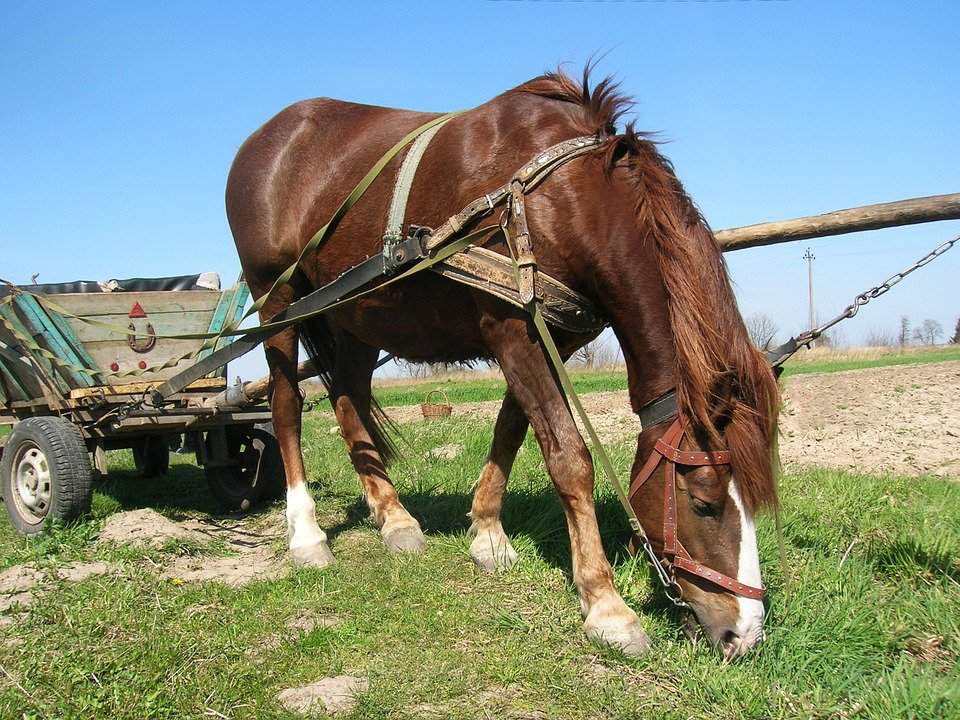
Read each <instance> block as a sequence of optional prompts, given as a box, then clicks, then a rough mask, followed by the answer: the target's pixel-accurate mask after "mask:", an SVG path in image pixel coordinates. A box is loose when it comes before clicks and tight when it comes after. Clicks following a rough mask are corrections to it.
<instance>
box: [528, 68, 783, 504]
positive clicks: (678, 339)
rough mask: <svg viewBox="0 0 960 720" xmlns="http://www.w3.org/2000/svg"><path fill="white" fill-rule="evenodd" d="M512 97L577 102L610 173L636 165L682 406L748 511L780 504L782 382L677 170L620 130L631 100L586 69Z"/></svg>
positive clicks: (641, 220)
mask: <svg viewBox="0 0 960 720" xmlns="http://www.w3.org/2000/svg"><path fill="white" fill-rule="evenodd" d="M512 92H517V93H526V94H533V95H536V96H540V97H543V98H549V99H551V100H556V101H560V102H565V103H571V104H574V105H576V106H578V108H579V112H575V113H573V115H572V116H573V122H574V124H575V127H574V128H572V130H573V131H574V132H575V133H579V134H586V135H593V134H596V135H598V136H599V137H602V138H605V142H604V143H603V145H602V146H601V148H602V152H603V153H604V159H605V167H606V170H607V172H608V173H612V172H613V170H614V168H615V167H617V166H619V165H625V166H626V167H627V168H628V169H629V171H630V177H631V178H632V180H633V182H634V183H635V186H636V190H637V200H636V206H635V211H636V221H637V230H638V234H639V236H640V237H639V239H640V241H641V242H651V243H653V244H654V247H655V248H656V257H657V260H658V263H659V267H660V274H661V277H662V279H663V283H664V287H665V289H666V294H667V302H668V307H669V313H670V321H671V327H672V330H673V339H674V348H675V356H676V379H677V400H678V404H679V407H680V409H681V411H682V412H683V413H684V414H686V416H687V417H688V418H690V420H691V422H692V424H693V426H694V430H695V431H696V432H698V433H700V434H701V435H702V436H704V439H709V440H712V441H713V442H714V443H719V442H724V443H726V445H727V447H729V449H730V451H731V453H732V460H733V467H734V470H735V472H736V477H737V483H738V486H739V488H740V492H741V495H742V496H743V498H744V502H745V504H746V505H747V507H749V508H751V509H753V508H756V507H757V506H760V505H765V504H766V505H773V504H775V503H776V500H777V497H776V496H777V494H776V481H775V471H776V450H775V442H774V440H775V437H776V420H777V410H778V407H779V393H778V389H777V384H776V381H775V379H774V377H773V373H772V371H771V369H770V366H769V365H768V364H767V362H766V360H765V358H764V357H763V356H762V355H761V354H760V352H758V351H757V349H756V348H755V347H754V346H753V344H752V343H751V342H750V340H749V337H748V335H747V331H746V328H745V327H744V324H743V320H742V319H741V317H740V313H739V311H738V310H737V303H736V299H735V298H734V294H733V290H732V289H731V287H730V282H729V279H728V277H727V268H726V263H725V262H724V259H723V255H722V253H721V251H720V247H719V245H718V244H717V242H716V239H715V238H714V236H713V232H712V231H711V230H710V227H709V225H708V224H707V222H706V220H704V218H703V216H702V215H701V213H700V211H699V210H698V209H697V207H696V206H695V205H694V203H693V201H692V200H691V199H690V197H689V196H688V195H687V193H686V191H685V190H684V188H683V186H682V185H681V184H680V181H679V180H678V179H677V177H676V175H675V174H674V171H673V166H672V164H671V163H670V161H669V160H668V159H667V158H665V157H664V156H663V155H661V154H660V153H659V151H658V150H657V146H656V143H655V142H654V141H653V140H652V139H651V135H650V134H648V133H643V132H639V131H637V130H636V129H635V127H634V124H633V122H630V123H628V124H627V126H626V128H625V129H624V130H623V131H622V132H620V133H618V132H617V127H616V125H617V121H618V120H619V119H621V118H622V117H623V115H624V114H625V113H626V112H627V111H628V110H629V109H630V108H631V107H632V105H633V101H632V100H631V99H630V98H629V97H628V96H626V95H624V94H623V93H621V92H620V89H619V86H618V84H617V83H616V82H614V81H612V80H611V79H610V78H605V79H604V80H601V81H600V82H599V83H598V84H597V85H596V86H595V87H593V88H591V87H590V66H589V65H588V66H587V68H586V69H585V70H584V72H583V79H582V81H580V82H578V81H576V80H574V79H573V78H571V77H570V76H568V75H566V74H565V73H563V72H560V71H558V72H552V73H546V74H544V75H541V76H539V77H537V78H534V79H533V80H530V81H528V82H526V83H524V84H523V85H520V86H519V87H517V88H515V89H514V90H513V91H512ZM721 434H722V435H723V440H722V441H720V435H721Z"/></svg>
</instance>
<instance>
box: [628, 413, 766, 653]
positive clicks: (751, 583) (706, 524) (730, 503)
mask: <svg viewBox="0 0 960 720" xmlns="http://www.w3.org/2000/svg"><path fill="white" fill-rule="evenodd" d="M729 418H730V416H729V415H728V414H725V415H724V418H723V419H722V420H721V422H719V423H718V425H719V426H720V428H721V433H720V434H719V437H717V438H716V439H713V440H712V439H711V437H710V435H711V434H712V433H708V432H704V431H702V430H698V429H697V427H696V426H695V425H694V424H692V423H688V422H687V421H686V420H685V419H684V418H682V417H673V418H670V419H667V420H665V421H663V422H660V423H658V424H657V425H655V426H653V427H650V428H648V429H645V430H644V432H643V433H641V435H640V440H639V442H638V445H637V456H636V460H635V462H634V467H633V471H632V473H631V504H632V506H633V508H634V510H635V512H636V513H637V517H638V519H639V520H640V523H641V525H642V526H643V528H644V529H645V531H646V533H647V535H648V537H649V538H650V541H651V543H652V545H653V548H654V552H655V553H656V555H657V556H658V558H659V559H660V561H661V567H663V568H664V571H665V574H666V575H668V576H671V577H672V580H673V582H675V585H674V586H673V587H672V588H668V592H671V594H673V595H676V594H679V596H680V598H682V600H683V601H684V602H685V603H686V604H687V605H688V606H689V607H690V609H691V610H692V611H693V613H694V615H695V616H696V618H697V620H698V621H699V623H700V625H701V626H702V627H703V629H704V631H705V633H706V635H707V636H708V637H709V639H710V641H711V642H712V643H713V644H715V645H716V646H718V647H719V648H720V649H721V650H722V651H723V654H724V656H725V657H726V658H727V659H733V658H735V657H738V656H740V655H742V654H744V653H745V652H747V651H748V650H750V648H752V647H753V646H754V645H756V644H757V643H759V642H760V641H761V640H762V639H763V619H764V607H763V601H762V590H761V588H762V581H761V578H760V561H759V556H758V553H757V539H756V531H755V528H754V518H753V509H754V506H753V504H751V505H748V504H747V501H746V500H745V498H744V494H743V492H742V491H741V483H740V482H739V481H738V478H737V472H736V460H735V457H736V456H737V455H740V454H741V453H738V452H735V451H733V450H732V449H728V446H727V445H726V443H725V440H724V436H725V435H726V433H723V432H722V429H723V428H724V427H728V426H729ZM737 430H739V428H738V429H737ZM736 434H737V431H736V430H735V431H734V432H733V433H731V437H732V439H736ZM751 469H753V468H751ZM751 499H752V498H751ZM639 550H640V548H638V551H639Z"/></svg>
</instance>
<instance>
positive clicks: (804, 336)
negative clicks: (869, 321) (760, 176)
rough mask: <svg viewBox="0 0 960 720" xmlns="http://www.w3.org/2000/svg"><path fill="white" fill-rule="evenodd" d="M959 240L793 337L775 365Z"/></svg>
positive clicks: (950, 241)
mask: <svg viewBox="0 0 960 720" xmlns="http://www.w3.org/2000/svg"><path fill="white" fill-rule="evenodd" d="M957 242H960V235H958V236H957V237H955V238H953V239H952V240H947V241H946V242H945V243H942V244H941V245H938V246H937V247H936V248H934V249H933V250H931V251H930V252H928V253H927V254H926V255H924V256H923V257H922V258H920V259H919V260H917V261H916V262H915V263H913V265H910V266H909V267H907V268H905V269H904V270H901V271H900V272H898V273H894V274H893V275H891V276H890V277H888V278H887V279H886V280H884V281H883V282H882V283H880V284H879V285H876V286H874V287H872V288H870V289H869V290H866V291H865V292H862V293H860V294H859V295H857V296H856V297H855V298H854V299H853V302H852V303H850V304H849V305H847V307H846V308H844V310H843V312H841V313H840V314H839V315H837V316H836V317H834V318H831V319H830V320H828V321H827V322H825V323H824V324H823V325H821V326H819V327H817V328H814V329H812V330H807V331H806V332H802V333H800V334H799V335H797V337H796V338H794V339H793V342H794V343H796V344H795V346H794V347H792V348H791V349H790V350H789V351H785V352H784V354H783V355H781V356H780V357H778V358H777V359H776V361H775V362H774V363H773V364H774V365H781V364H783V362H785V361H786V360H787V359H788V358H789V357H790V356H792V355H793V354H794V353H795V352H797V350H799V349H800V348H802V347H806V346H808V345H810V343H812V342H813V341H814V340H816V339H817V338H818V337H820V336H821V335H823V333H825V332H826V331H827V330H829V329H830V328H832V327H833V326H834V325H836V324H837V323H840V322H842V321H843V320H846V319H847V318H852V317H853V316H854V315H856V314H857V313H858V312H859V311H860V308H861V307H863V306H864V305H866V304H867V303H868V302H870V301H871V300H873V299H875V298H878V297H880V296H881V295H883V294H884V293H886V292H888V291H889V290H890V288H892V287H893V286H894V285H896V284H897V283H898V282H900V281H901V280H903V279H904V278H905V277H906V276H907V275H909V274H910V273H912V272H913V271H914V270H919V269H920V268H922V267H923V266H924V265H926V264H928V263H931V262H933V261H934V260H936V259H937V258H938V257H940V256H941V255H943V254H944V253H945V252H946V251H947V250H949V249H950V248H952V247H953V246H954V245H955V244H956V243H957Z"/></svg>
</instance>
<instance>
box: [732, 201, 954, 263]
mask: <svg viewBox="0 0 960 720" xmlns="http://www.w3.org/2000/svg"><path fill="white" fill-rule="evenodd" d="M958 219H960V193H951V194H949V195H931V196H930V197H922V198H911V199H909V200H898V201H897V202H889V203H880V204H878V205H864V206H863V207H857V208H850V209H848V210H836V211H834V212H829V213H824V214H823V215H810V216H808V217H802V218H796V219H794V220H781V221H779V222H769V223H760V224H758V225H747V226H745V227H738V228H729V229H727V230H719V231H717V232H716V233H715V235H716V238H717V242H718V243H720V247H721V248H723V251H724V252H727V251H729V250H742V249H743V248H749V247H760V246H762V245H774V244H776V243H783V242H790V241H792V240H806V239H808V238H817V237H826V236H828V235H843V234H844V233H853V232H861V231H863V230H878V229H880V228H888V227H898V226H900V225H914V224H917V223H925V222H935V221H937V220H958Z"/></svg>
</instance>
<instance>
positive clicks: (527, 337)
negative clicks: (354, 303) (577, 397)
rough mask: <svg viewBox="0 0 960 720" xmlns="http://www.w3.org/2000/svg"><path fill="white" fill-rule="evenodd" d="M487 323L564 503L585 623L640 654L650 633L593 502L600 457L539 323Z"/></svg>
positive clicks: (598, 636) (591, 632)
mask: <svg viewBox="0 0 960 720" xmlns="http://www.w3.org/2000/svg"><path fill="white" fill-rule="evenodd" d="M481 330H482V331H483V333H484V338H485V340H486V341H487V343H488V344H489V346H490V348H491V349H492V350H493V351H494V353H495V354H496V356H497V359H498V360H499V362H500V367H501V368H502V369H503V373H504V376H505V377H506V379H507V386H508V387H509V388H510V389H511V391H512V392H513V394H514V396H515V397H516V399H517V402H518V403H519V405H520V407H521V408H523V411H524V412H525V413H526V415H527V418H528V419H529V421H530V425H531V426H532V427H533V430H534V433H535V434H536V437H537V442H538V443H539V444H540V448H541V450H542V451H543V457H544V460H545V461H546V464H547V469H548V471H549V472H550V477H551V478H552V480H553V483H554V486H555V487H556V489H557V493H558V494H559V495H560V500H561V502H562V503H563V510H564V513H565V514H566V518H567V529H568V531H569V533H570V551H571V557H572V560H573V580H574V583H575V584H576V586H577V591H578V593H579V595H580V609H581V612H582V614H583V618H584V630H585V631H586V633H587V636H588V637H589V638H590V639H591V640H594V641H595V642H598V643H601V644H603V645H609V646H611V647H615V648H619V649H620V650H622V651H623V652H624V653H626V654H628V655H639V654H641V653H643V652H644V651H646V650H647V649H648V648H649V647H650V640H649V638H648V637H647V634H646V633H645V632H644V631H643V628H641V627H640V620H639V618H638V617H637V614H636V613H635V612H634V611H633V610H631V609H630V608H629V607H627V604H626V603H625V602H624V601H623V598H621V597H620V594H619V593H618V592H617V590H616V588H615V587H614V584H613V572H612V570H611V568H610V563H609V562H608V561H607V558H606V555H605V554H604V551H603V545H602V543H601V541H600V529H599V527H598V525H597V516H596V508H595V506H594V502H593V461H592V460H591V458H590V453H589V452H588V450H587V447H586V444H585V443H584V442H583V438H582V437H581V436H580V433H579V431H578V430H577V426H576V423H574V421H573V417H572V416H571V415H570V410H569V408H568V407H567V404H566V402H565V400H564V397H563V394H562V392H561V391H560V387H559V384H558V382H557V380H556V378H555V376H554V373H553V371H552V368H551V366H550V363H549V360H548V358H547V355H546V352H545V351H544V349H543V347H542V346H541V345H540V343H539V342H538V341H537V340H536V331H535V330H534V329H533V327H532V323H531V322H530V321H529V320H528V319H527V318H526V317H514V318H511V319H508V320H498V319H494V318H492V317H490V316H486V317H485V318H484V320H483V321H482V322H481Z"/></svg>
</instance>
